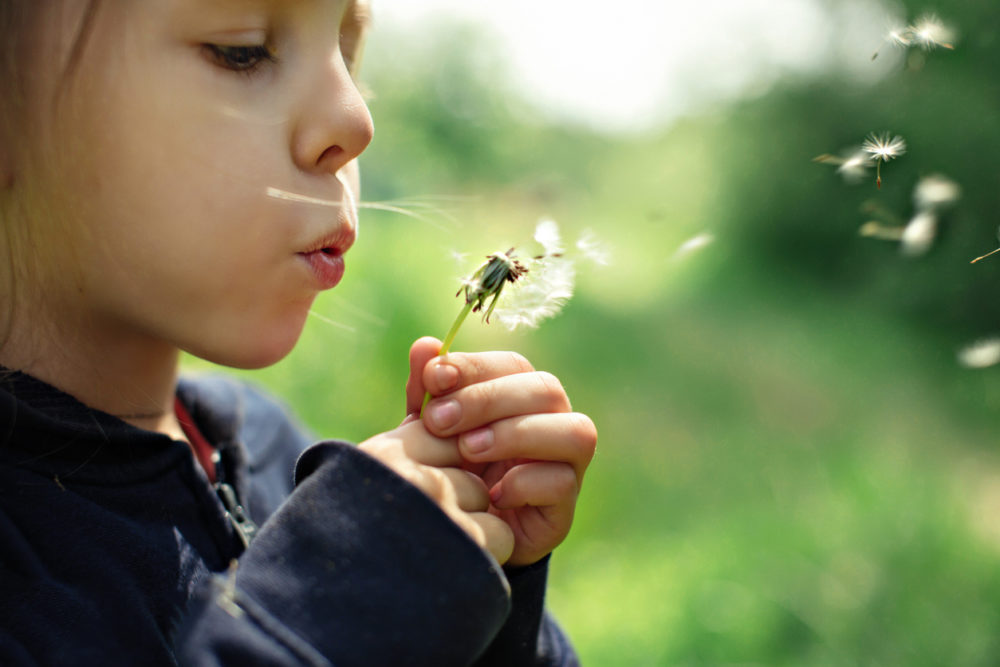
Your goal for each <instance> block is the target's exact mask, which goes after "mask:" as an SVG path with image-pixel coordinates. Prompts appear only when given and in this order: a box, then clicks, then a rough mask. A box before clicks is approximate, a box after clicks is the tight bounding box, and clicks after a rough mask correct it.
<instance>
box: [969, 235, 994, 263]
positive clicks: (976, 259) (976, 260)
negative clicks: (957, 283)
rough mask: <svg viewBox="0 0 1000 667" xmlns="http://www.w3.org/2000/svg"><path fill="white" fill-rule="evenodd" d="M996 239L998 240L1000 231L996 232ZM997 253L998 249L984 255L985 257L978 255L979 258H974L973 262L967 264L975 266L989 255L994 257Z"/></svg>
mask: <svg viewBox="0 0 1000 667" xmlns="http://www.w3.org/2000/svg"><path fill="white" fill-rule="evenodd" d="M997 237H998V238H1000V229H998V230H997ZM998 252H1000V248H997V249H996V250H991V251H990V252H988V253H986V254H985V255H980V256H979V257H976V258H975V259H974V260H972V261H971V262H969V264H975V263H976V262H978V261H980V260H982V259H986V258H987V257H989V256H990V255H995V254H997V253H998Z"/></svg>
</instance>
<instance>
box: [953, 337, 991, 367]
mask: <svg viewBox="0 0 1000 667" xmlns="http://www.w3.org/2000/svg"><path fill="white" fill-rule="evenodd" d="M958 363H960V364H962V365H963V366H965V367H966V368H989V367H990V366H994V365H996V364H998V363H1000V338H986V339H984V340H980V341H976V342H975V343H972V344H971V345H967V346H966V347H964V348H962V349H961V350H959V351H958Z"/></svg>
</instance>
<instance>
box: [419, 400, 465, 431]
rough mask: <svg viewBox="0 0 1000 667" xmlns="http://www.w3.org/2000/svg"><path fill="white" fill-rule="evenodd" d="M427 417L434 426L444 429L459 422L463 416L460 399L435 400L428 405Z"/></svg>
mask: <svg viewBox="0 0 1000 667" xmlns="http://www.w3.org/2000/svg"><path fill="white" fill-rule="evenodd" d="M427 417H428V419H430V420H431V425H432V426H434V427H435V428H436V429H438V430H441V431H443V430H444V429H447V428H451V427H452V426H454V425H455V424H457V423H458V420H459V419H461V417H462V408H461V406H460V405H459V404H458V401H455V400H452V399H448V400H447V401H435V402H432V403H431V404H430V405H428V406H427Z"/></svg>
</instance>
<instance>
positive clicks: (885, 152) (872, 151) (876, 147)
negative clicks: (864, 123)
mask: <svg viewBox="0 0 1000 667" xmlns="http://www.w3.org/2000/svg"><path fill="white" fill-rule="evenodd" d="M889 137H890V134H889V133H888V132H883V133H882V134H880V135H877V134H875V133H874V132H872V133H871V134H869V135H868V137H867V138H866V139H865V141H864V143H863V144H861V150H863V151H864V152H866V153H868V154H869V155H870V156H871V159H872V160H874V161H875V185H876V186H878V187H879V188H881V187H882V163H883V162H888V161H889V160H892V159H895V158H897V157H899V156H900V155H902V154H903V153H905V152H906V140H904V139H903V137H901V136H899V135H898V134H897V135H896V136H894V137H892V138H891V139H890V138H889Z"/></svg>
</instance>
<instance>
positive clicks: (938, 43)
mask: <svg viewBox="0 0 1000 667" xmlns="http://www.w3.org/2000/svg"><path fill="white" fill-rule="evenodd" d="M909 32H910V34H911V35H912V38H913V42H914V43H915V44H917V45H918V46H920V47H921V48H923V49H925V50H927V51H929V50H931V49H934V48H937V47H941V48H942V49H954V48H955V45H954V43H955V36H956V33H955V31H954V30H953V29H951V28H950V27H949V26H947V25H945V24H944V23H943V22H942V21H941V19H939V18H938V17H937V16H936V15H934V14H925V15H924V16H922V17H920V18H919V19H918V20H917V22H916V23H914V24H913V25H912V26H910V28H909Z"/></svg>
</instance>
